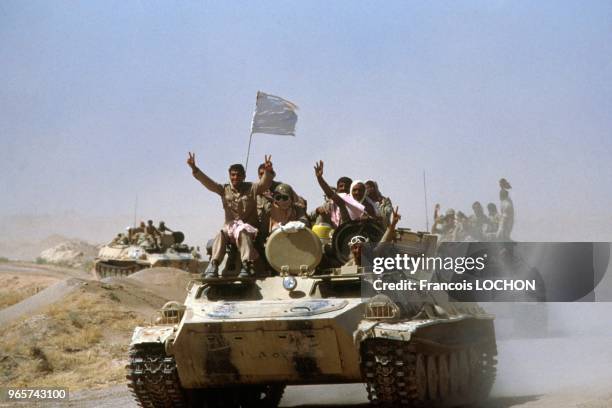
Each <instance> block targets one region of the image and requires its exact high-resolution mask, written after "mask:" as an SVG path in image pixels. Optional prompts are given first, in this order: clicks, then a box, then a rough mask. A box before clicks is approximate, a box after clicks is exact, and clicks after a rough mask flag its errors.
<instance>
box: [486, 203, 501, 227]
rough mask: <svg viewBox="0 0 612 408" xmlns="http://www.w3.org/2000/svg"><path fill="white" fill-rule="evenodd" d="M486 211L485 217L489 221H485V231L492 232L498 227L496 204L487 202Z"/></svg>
mask: <svg viewBox="0 0 612 408" xmlns="http://www.w3.org/2000/svg"><path fill="white" fill-rule="evenodd" d="M487 212H488V215H487V219H488V221H489V222H488V223H487V229H486V233H487V234H494V233H496V232H497V229H498V228H499V213H498V212H497V206H496V205H495V203H489V204H487Z"/></svg>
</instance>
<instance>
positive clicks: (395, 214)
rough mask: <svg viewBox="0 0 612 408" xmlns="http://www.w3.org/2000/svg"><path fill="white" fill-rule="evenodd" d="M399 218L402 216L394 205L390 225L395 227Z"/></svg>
mask: <svg viewBox="0 0 612 408" xmlns="http://www.w3.org/2000/svg"><path fill="white" fill-rule="evenodd" d="M401 219H402V216H401V215H400V213H399V207H395V209H394V210H393V212H392V213H391V225H392V226H393V228H395V226H396V225H397V223H398V222H399V220H401Z"/></svg>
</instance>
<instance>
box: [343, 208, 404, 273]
mask: <svg viewBox="0 0 612 408" xmlns="http://www.w3.org/2000/svg"><path fill="white" fill-rule="evenodd" d="M401 218H402V216H401V215H400V214H399V207H396V208H395V210H392V211H391V222H390V223H389V225H388V226H387V228H386V230H385V233H384V235H383V236H382V238H381V239H380V242H381V243H388V242H393V239H394V238H395V228H396V227H397V223H398V222H399V220H400V219H401ZM367 242H368V239H367V238H366V237H364V236H362V235H356V236H354V237H353V238H351V240H350V241H349V243H348V245H349V247H350V248H351V257H350V258H349V260H348V261H347V262H346V263H345V264H344V265H345V266H353V265H357V266H361V250H362V249H363V245H364V244H365V243H367Z"/></svg>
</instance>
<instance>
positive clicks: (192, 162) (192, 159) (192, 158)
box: [187, 152, 197, 170]
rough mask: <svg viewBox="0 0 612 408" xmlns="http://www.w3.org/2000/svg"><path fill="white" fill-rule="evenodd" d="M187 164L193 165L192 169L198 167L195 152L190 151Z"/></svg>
mask: <svg viewBox="0 0 612 408" xmlns="http://www.w3.org/2000/svg"><path fill="white" fill-rule="evenodd" d="M187 164H188V165H189V167H191V170H195V169H196V168H197V166H196V161H195V153H191V152H189V157H188V158H187Z"/></svg>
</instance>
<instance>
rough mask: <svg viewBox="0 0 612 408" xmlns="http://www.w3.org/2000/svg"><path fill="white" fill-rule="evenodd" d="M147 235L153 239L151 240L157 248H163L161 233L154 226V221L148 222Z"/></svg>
mask: <svg viewBox="0 0 612 408" xmlns="http://www.w3.org/2000/svg"><path fill="white" fill-rule="evenodd" d="M145 234H147V235H148V236H150V237H151V240H152V241H153V243H154V244H155V246H157V247H159V246H161V234H160V233H159V231H158V230H157V228H155V225H153V220H148V221H147V226H146V227H145Z"/></svg>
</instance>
